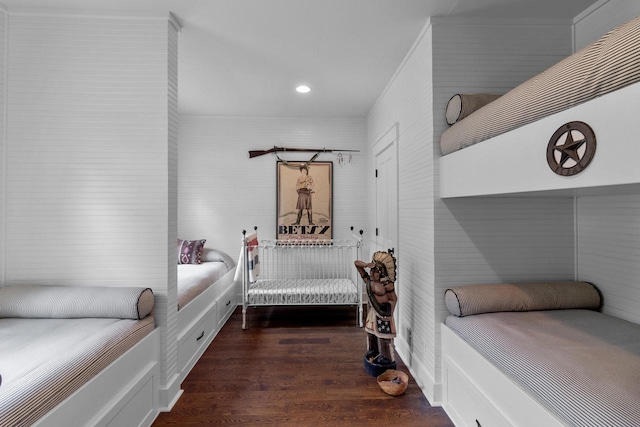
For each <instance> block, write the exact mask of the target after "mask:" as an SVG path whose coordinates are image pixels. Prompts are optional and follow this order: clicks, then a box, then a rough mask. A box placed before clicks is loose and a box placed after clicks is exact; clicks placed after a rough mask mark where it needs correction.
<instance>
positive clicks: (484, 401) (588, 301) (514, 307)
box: [441, 282, 640, 427]
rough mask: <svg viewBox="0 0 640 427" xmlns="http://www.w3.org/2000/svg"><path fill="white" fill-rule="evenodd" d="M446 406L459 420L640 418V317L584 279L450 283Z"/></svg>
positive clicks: (587, 422)
mask: <svg viewBox="0 0 640 427" xmlns="http://www.w3.org/2000/svg"><path fill="white" fill-rule="evenodd" d="M445 301H446V304H447V307H448V308H449V310H450V312H451V313H452V314H451V315H450V316H449V317H447V319H446V324H444V325H442V331H441V332H442V369H443V385H444V390H443V391H444V396H443V406H444V407H445V409H446V410H447V412H448V413H449V415H450V417H451V418H452V420H453V421H454V422H455V423H456V425H460V426H545V427H547V426H563V425H566V426H631V425H640V325H637V324H635V323H631V322H628V321H625V320H622V319H619V318H615V317H612V316H608V315H606V314H603V313H601V312H598V311H596V309H597V308H598V307H599V306H600V296H599V293H598V291H597V290H596V288H595V287H594V286H593V285H591V284H589V283H586V282H556V283H527V284H495V285H470V286H462V287H455V288H451V289H448V290H447V291H446V293H445Z"/></svg>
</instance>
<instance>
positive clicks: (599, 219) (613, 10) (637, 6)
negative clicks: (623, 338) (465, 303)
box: [575, 0, 640, 323]
mask: <svg viewBox="0 0 640 427" xmlns="http://www.w3.org/2000/svg"><path fill="white" fill-rule="evenodd" d="M638 14H640V0H610V1H601V2H598V3H597V4H596V6H595V7H593V8H591V9H589V10H588V11H587V12H586V13H584V14H582V15H580V16H579V17H577V18H576V24H575V27H576V30H575V38H576V40H575V43H576V46H577V47H578V48H580V47H584V46H586V45H588V44H589V43H592V42H593V41H595V40H596V39H598V38H599V37H600V36H602V35H603V34H604V33H606V32H607V31H609V30H611V29H612V28H614V27H616V26H618V25H620V24H622V23H624V22H626V21H628V20H630V19H632V18H634V17H636V16H638ZM629 138H630V139H629V140H630V141H633V140H634V139H635V135H630V136H629ZM598 142H602V143H606V141H598ZM576 206H577V224H576V230H577V265H578V278H579V279H580V280H587V281H591V282H593V283H594V284H595V285H596V286H597V287H598V288H599V289H600V291H601V292H602V294H603V300H604V305H603V311H604V312H606V313H610V314H612V315H614V316H618V317H621V318H623V319H627V320H630V321H632V322H635V323H640V309H638V307H639V306H640V268H639V263H638V260H640V231H639V230H640V196H639V195H638V194H626V195H609V196H593V197H580V198H578V199H577V202H576Z"/></svg>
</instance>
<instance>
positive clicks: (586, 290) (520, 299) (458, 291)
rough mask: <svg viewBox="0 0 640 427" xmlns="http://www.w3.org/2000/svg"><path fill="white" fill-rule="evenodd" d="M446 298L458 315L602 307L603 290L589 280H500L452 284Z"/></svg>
mask: <svg viewBox="0 0 640 427" xmlns="http://www.w3.org/2000/svg"><path fill="white" fill-rule="evenodd" d="M444 301H445V304H446V306H447V309H448V310H449V312H450V313H451V314H453V315H454V316H458V317H464V316H469V315H472V314H480V313H495V312H498V311H534V310H558V309H571V308H573V309H576V308H587V309H597V308H599V307H600V293H599V292H598V290H597V289H596V287H595V286H593V285H592V284H591V283H588V282H542V283H501V284H489V285H484V284H483V285H469V286H457V287H454V288H449V289H447V290H446V291H445V293H444Z"/></svg>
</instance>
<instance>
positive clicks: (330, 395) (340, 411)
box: [153, 307, 453, 427]
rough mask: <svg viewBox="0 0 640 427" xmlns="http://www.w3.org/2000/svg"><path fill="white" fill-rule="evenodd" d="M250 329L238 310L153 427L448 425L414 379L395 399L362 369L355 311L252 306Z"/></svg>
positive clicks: (400, 366) (360, 333) (361, 344)
mask: <svg viewBox="0 0 640 427" xmlns="http://www.w3.org/2000/svg"><path fill="white" fill-rule="evenodd" d="M248 324H249V329H248V330H245V331H243V330H242V314H241V312H240V309H237V310H236V311H235V312H234V314H233V316H232V317H231V319H230V320H229V321H228V322H227V324H226V325H225V326H224V328H223V329H222V330H221V331H220V332H219V334H218V336H217V337H216V338H215V340H214V341H213V343H212V344H211V345H210V346H209V348H208V349H207V351H206V352H205V353H204V355H203V356H202V358H201V359H200V361H199V362H198V363H197V364H196V366H195V367H194V368H193V370H192V371H191V372H190V374H189V375H188V376H187V378H186V379H185V381H184V383H183V384H182V388H183V390H184V393H183V395H182V396H181V397H180V399H179V400H178V402H177V403H176V405H175V406H174V408H173V410H172V411H171V412H169V413H161V414H160V415H159V416H158V418H157V420H156V421H155V423H154V424H153V425H154V427H162V426H177V425H180V426H188V425H191V426H203V425H215V424H220V425H241V426H297V427H300V426H315V427H319V426H364V425H366V426H389V427H391V426H434V427H436V426H437V427H440V426H452V425H453V424H452V423H451V421H450V420H449V418H448V417H447V415H446V414H445V412H444V410H443V409H442V408H438V407H431V406H430V405H429V403H428V402H427V400H426V398H425V397H424V395H423V394H422V392H421V390H420V389H419V387H418V386H417V384H416V383H415V381H414V380H413V378H410V380H409V386H408V388H407V391H406V392H405V393H404V394H403V395H401V396H397V397H393V396H389V395H387V394H386V393H384V392H383V391H382V389H380V387H379V386H378V384H377V382H376V379H375V378H374V377H371V376H369V375H368V374H367V373H366V372H365V371H364V368H363V362H362V358H363V355H364V352H365V347H366V337H365V332H364V330H363V329H362V328H359V327H357V326H355V310H354V309H351V308H349V307H264V308H255V309H253V308H252V309H250V310H249V321H248ZM397 362H398V369H401V370H403V371H405V372H406V373H408V374H409V370H408V369H407V368H406V366H405V365H404V364H403V363H402V361H401V360H397Z"/></svg>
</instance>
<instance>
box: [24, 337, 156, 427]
mask: <svg viewBox="0 0 640 427" xmlns="http://www.w3.org/2000/svg"><path fill="white" fill-rule="evenodd" d="M159 361H160V335H159V331H158V329H156V330H154V331H153V332H151V333H150V334H148V335H147V336H146V337H144V338H143V339H142V340H141V341H140V342H138V343H137V344H136V345H135V346H134V347H132V348H130V349H129V350H128V351H127V352H126V353H124V354H123V355H122V356H120V357H119V358H118V359H116V360H115V361H114V362H113V363H111V364H110V365H109V366H107V367H106V368H105V369H104V370H102V371H101V372H100V373H99V374H98V375H96V376H95V377H93V378H92V379H91V380H90V381H89V382H87V383H86V384H84V385H83V386H82V387H81V388H80V389H78V390H76V392H75V393H73V394H72V395H71V396H69V397H68V398H67V399H65V400H64V401H63V402H61V403H60V404H59V405H57V406H56V407H55V408H54V409H53V410H51V411H49V412H48V413H47V414H46V415H45V416H44V417H42V418H40V419H39V420H38V422H36V423H35V424H34V425H35V426H41V427H68V426H70V425H74V426H97V427H104V426H113V427H121V426H127V427H134V426H150V425H151V424H152V423H153V420H154V419H155V418H156V417H157V415H158V389H159V384H160V362H159ZM123 384H124V386H123Z"/></svg>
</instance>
